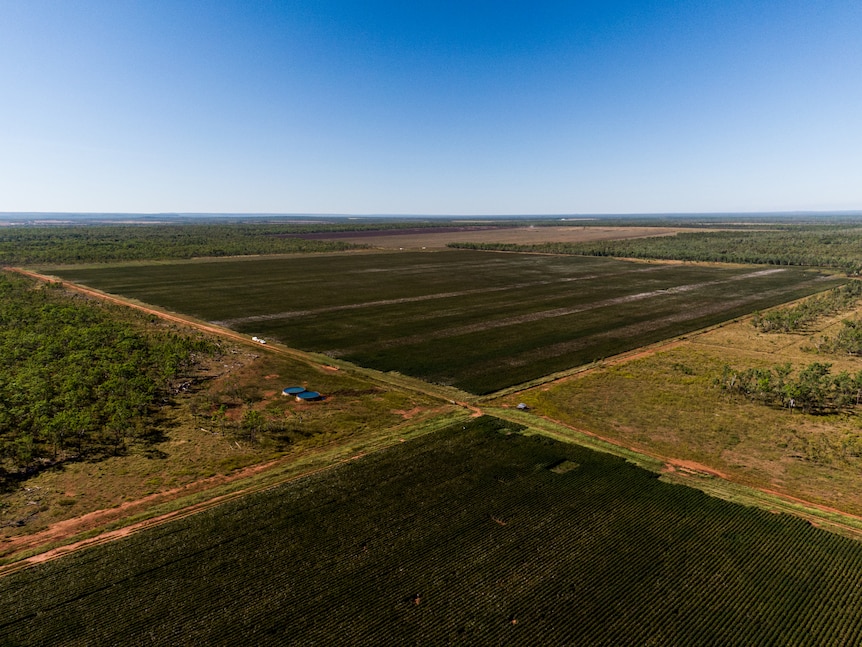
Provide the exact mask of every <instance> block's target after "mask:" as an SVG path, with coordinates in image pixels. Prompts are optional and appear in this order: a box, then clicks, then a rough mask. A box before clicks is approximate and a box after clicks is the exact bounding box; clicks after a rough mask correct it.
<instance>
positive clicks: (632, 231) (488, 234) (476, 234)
mask: <svg viewBox="0 0 862 647" xmlns="http://www.w3.org/2000/svg"><path fill="white" fill-rule="evenodd" d="M681 231H699V230H697V229H692V228H685V227H605V226H596V225H593V224H590V225H589V226H579V227H578V226H571V225H569V226H561V227H553V226H550V227H546V226H542V227H529V226H528V227H482V226H475V227H433V228H432V227H427V228H417V229H411V230H408V231H404V230H399V229H389V230H380V231H362V232H352V231H351V232H348V231H344V232H320V233H315V234H302V235H301V236H298V238H305V239H310V240H337V241H341V242H345V243H354V244H357V245H369V246H370V247H376V248H379V249H420V248H422V249H443V248H445V247H446V246H447V245H448V244H449V243H507V244H513V245H534V244H538V243H560V242H562V243H591V242H597V241H601V240H626V239H629V238H647V237H650V236H673V235H675V234H677V233H679V232H681Z"/></svg>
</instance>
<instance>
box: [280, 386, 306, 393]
mask: <svg viewBox="0 0 862 647" xmlns="http://www.w3.org/2000/svg"><path fill="white" fill-rule="evenodd" d="M303 391H305V387H304V386H289V387H287V388H286V389H284V391H282V393H284V395H299V394H300V393H302V392H303Z"/></svg>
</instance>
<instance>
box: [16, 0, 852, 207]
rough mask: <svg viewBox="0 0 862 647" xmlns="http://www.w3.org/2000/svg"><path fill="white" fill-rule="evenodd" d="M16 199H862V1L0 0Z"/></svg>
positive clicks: (365, 202) (539, 202)
mask: <svg viewBox="0 0 862 647" xmlns="http://www.w3.org/2000/svg"><path fill="white" fill-rule="evenodd" d="M0 88H2V92H0V211H87V212H141V213H153V212H245V213H253V212H269V213H276V212H277V213H355V214H366V213H367V214H383V213H392V214H409V213H415V214H464V215H470V214H530V213H542V214H548V213H554V214H575V213H644V212H726V211H781V210H846V209H862V3H860V2H858V0H846V1H838V0H835V1H817V0H808V1H805V2H802V1H796V0H783V1H776V2H756V1H747V2H737V1H736V0H722V1H721V2H715V1H709V2H707V1H703V2H670V1H668V2H648V1H645V2H616V1H614V0H608V1H605V2H575V1H572V2H543V1H541V0H534V1H532V2H510V1H506V0H497V1H495V2H490V1H489V2H478V1H473V2H471V1H469V0H464V1H462V2H447V1H436V2H426V1H424V0H416V1H413V2H403V1H400V2H390V1H383V0H381V1H376V2H375V1H370V2H362V1H356V2H330V1H328V0H315V1H305V0H301V1H287V2H262V1H261V2H253V1H245V2H228V1H217V0H213V1H211V2H202V1H194V2H184V1H182V0H140V1H135V2H132V1H125V0H108V1H105V2H97V1H89V2H88V1H83V0H78V1H76V0H64V1H60V0H57V1H55V2H42V1H40V0H21V1H18V0H0Z"/></svg>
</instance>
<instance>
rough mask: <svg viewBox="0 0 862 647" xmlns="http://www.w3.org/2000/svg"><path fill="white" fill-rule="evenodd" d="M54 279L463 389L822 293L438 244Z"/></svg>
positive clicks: (804, 283)
mask: <svg viewBox="0 0 862 647" xmlns="http://www.w3.org/2000/svg"><path fill="white" fill-rule="evenodd" d="M53 273H54V274H57V275H58V276H61V277H63V278H66V279H71V280H74V281H78V282H81V283H84V284H87V285H90V286H93V287H96V288H99V289H102V290H105V291H107V292H112V293H116V294H120V295H123V296H126V297H133V298H136V299H139V300H141V301H144V302H146V303H150V304H154V305H158V306H162V307H166V308H169V309H171V310H174V311H178V312H182V313H186V314H190V315H194V316H197V317H200V318H202V319H206V320H210V321H217V322H221V323H224V324H226V325H228V326H230V327H232V328H234V329H235V330H238V331H240V332H245V333H248V334H249V335H258V336H261V337H264V338H272V339H277V340H279V341H282V342H284V343H285V344H288V345H290V346H294V347H297V348H301V349H303V350H310V351H317V352H323V353H327V354H329V355H331V356H333V357H342V358H344V359H347V360H350V361H352V362H355V363H358V364H361V365H363V366H369V367H372V368H376V369H380V370H384V371H399V372H401V373H404V374H407V375H412V376H415V377H419V378H422V379H425V380H428V381H431V382H436V383H441V384H450V385H454V386H457V387H459V388H462V389H464V390H467V391H471V392H474V393H490V392H492V391H495V390H498V389H501V388H504V387H507V386H512V385H514V384H519V383H522V382H526V381H528V380H531V379H535V378H537V377H541V376H543V375H547V374H549V373H553V372H556V371H561V370H565V369H568V368H571V367H573V366H577V365H580V364H585V363H589V362H591V361H594V360H596V359H600V358H603V357H607V356H610V355H613V354H616V353H620V352H623V351H626V350H631V349H633V348H638V347H640V346H643V345H645V344H649V343H652V342H655V341H659V340H662V339H666V338H669V337H673V336H676V335H680V334H684V333H686V332H689V331H692V330H695V329H699V328H702V327H704V326H708V325H711V324H715V323H719V322H721V321H725V320H728V319H732V318H734V317H737V316H740V315H743V314H747V313H749V312H752V311H754V310H757V309H763V308H766V307H769V306H772V305H776V304H779V303H782V302H786V301H789V300H792V299H795V298H798V297H802V296H805V295H807V294H811V293H813V292H817V291H820V290H825V289H827V288H829V287H833V286H835V285H837V284H839V283H841V282H842V281H843V280H844V279H840V278H838V277H825V276H824V275H823V274H822V273H820V272H818V271H816V270H810V269H803V268H798V267H782V268H769V269H764V268H763V267H751V266H749V267H746V266H724V267H708V266H704V265H691V264H661V263H636V262H629V261H621V260H616V259H609V258H586V257H574V256H551V255H537V254H534V255H531V254H506V253H499V252H476V251H466V250H458V251H456V250H449V251H441V252H427V253H421V252H416V253H406V252H405V253H400V254H399V253H389V254H386V253H382V254H341V255H328V256H301V257H282V258H258V259H228V260H207V261H199V262H183V263H170V264H157V265H135V266H113V267H99V268H90V269H86V268H71V269H68V268H67V269H63V270H54V271H53Z"/></svg>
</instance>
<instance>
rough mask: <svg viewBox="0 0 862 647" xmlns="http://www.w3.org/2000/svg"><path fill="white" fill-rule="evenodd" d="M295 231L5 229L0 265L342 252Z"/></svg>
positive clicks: (338, 244) (0, 235)
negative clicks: (303, 236) (304, 237)
mask: <svg viewBox="0 0 862 647" xmlns="http://www.w3.org/2000/svg"><path fill="white" fill-rule="evenodd" d="M292 233H293V234H298V233H300V231H299V230H298V229H296V228H293V229H292V228H290V227H287V226H279V225H267V224H263V225H255V224H173V225H87V226H76V227H74V226H61V227H54V226H51V227H6V228H4V229H3V230H2V231H0V265H32V264H39V263H103V262H116V261H134V260H172V259H186V258H196V257H210V256H214V257H221V256H243V255H250V254H293V253H306V252H333V251H344V250H347V249H352V248H356V247H358V246H357V245H351V244H350V243H345V242H342V241H324V240H305V239H302V238H295V237H291V236H290V234H292Z"/></svg>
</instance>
